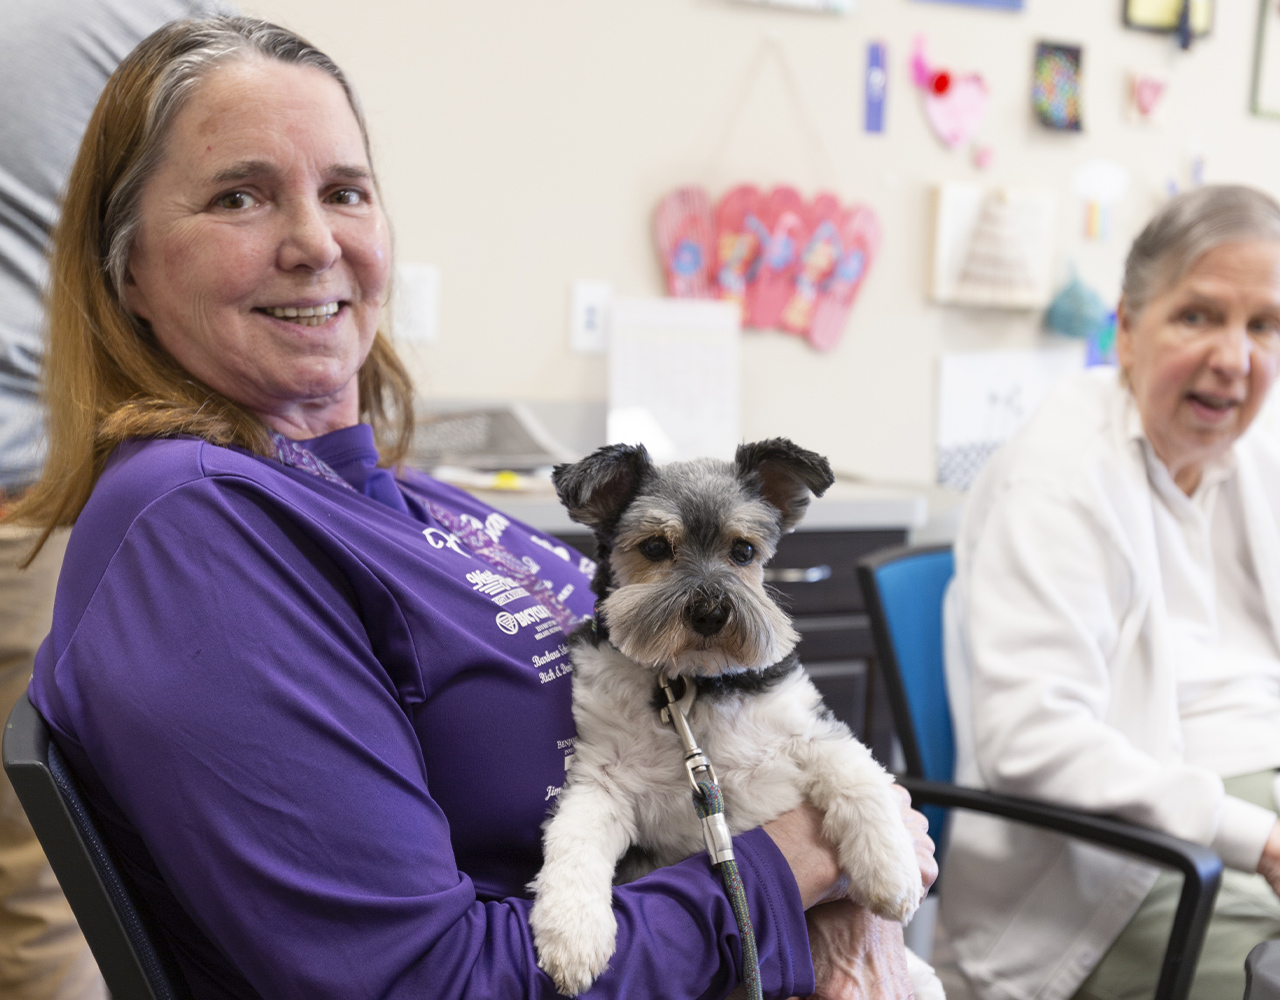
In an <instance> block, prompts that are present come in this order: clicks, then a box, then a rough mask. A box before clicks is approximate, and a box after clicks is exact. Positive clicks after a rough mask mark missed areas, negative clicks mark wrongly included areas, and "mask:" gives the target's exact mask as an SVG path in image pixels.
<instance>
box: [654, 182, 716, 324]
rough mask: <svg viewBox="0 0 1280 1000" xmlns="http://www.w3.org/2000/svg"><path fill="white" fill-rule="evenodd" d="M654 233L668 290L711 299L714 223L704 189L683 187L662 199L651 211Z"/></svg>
mask: <svg viewBox="0 0 1280 1000" xmlns="http://www.w3.org/2000/svg"><path fill="white" fill-rule="evenodd" d="M654 234H655V236H656V237H657V241H658V254H659V256H660V257H661V258H662V270H663V272H664V273H665V274H666V277H667V293H668V294H670V295H673V296H675V297H676V298H681V299H706V298H712V297H713V294H714V292H713V287H712V280H711V260H712V244H713V242H714V240H715V222H714V221H713V219H712V217H711V200H710V199H709V198H708V197H707V192H706V191H704V190H703V189H702V188H700V187H683V188H677V189H676V190H675V191H672V192H671V193H670V194H669V195H667V196H666V197H665V198H663V199H662V201H660V202H659V203H658V210H657V212H656V213H655V214H654Z"/></svg>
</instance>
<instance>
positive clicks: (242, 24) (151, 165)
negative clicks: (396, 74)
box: [101, 16, 373, 301]
mask: <svg viewBox="0 0 1280 1000" xmlns="http://www.w3.org/2000/svg"><path fill="white" fill-rule="evenodd" d="M160 34H164V35H165V36H167V41H168V43H169V45H170V46H171V51H172V52H173V53H174V55H173V56H172V57H171V59H170V60H169V63H168V65H167V66H165V67H164V70H163V72H162V73H161V74H160V76H159V78H158V80H157V81H156V84H155V88H154V90H153V91H152V93H151V98H150V101H149V103H148V105H147V113H146V119H145V121H144V123H143V125H142V132H143V134H142V137H141V140H140V142H139V143H138V147H137V149H138V153H137V156H136V157H135V158H134V160H133V162H132V163H131V164H129V165H128V166H127V167H126V169H125V170H124V172H123V173H122V174H121V176H120V180H119V181H118V183H117V184H116V185H115V186H114V187H113V188H112V189H111V191H110V192H109V193H108V195H107V200H106V205H105V207H104V212H103V220H102V231H101V244H102V246H101V253H102V259H103V263H104V265H105V268H106V272H107V275H108V277H109V279H110V281H111V285H112V287H113V288H114V289H115V293H116V296H117V298H119V299H120V301H124V285H125V279H126V277H127V275H128V271H129V254H130V252H131V251H132V249H133V241H134V237H135V236H136V235H137V232H138V225H139V222H140V209H139V206H140V203H141V200H142V189H143V187H144V186H145V185H146V182H147V181H148V179H150V177H151V175H152V174H153V173H155V171H156V168H157V167H158V166H159V164H160V157H161V155H162V153H163V152H164V144H165V140H166V139H167V138H168V135H169V129H170V127H171V126H172V125H173V120H174V118H175V117H176V116H177V114H178V112H179V111H180V110H181V109H182V107H183V106H184V105H185V104H186V102H187V100H188V99H189V98H190V97H191V94H192V93H193V92H194V91H195V89H196V87H197V86H198V85H199V84H200V81H201V80H203V79H204V77H205V76H206V75H207V74H208V72H209V71H210V70H211V69H213V68H214V67H215V66H217V65H219V64H221V63H224V62H226V61H228V60H230V59H242V58H254V57H258V58H266V59H274V60H276V61H277V62H282V63H287V64H290V65H294V66H310V67H312V68H314V69H318V70H320V71H321V72H323V73H327V74H328V75H329V76H331V77H333V78H334V79H335V80H337V81H338V83H339V84H340V85H341V87H342V90H343V92H344V93H345V94H346V95H347V101H348V103H349V104H350V105H351V110H352V112H353V113H354V114H355V117H356V123H357V124H358V125H359V126H360V136H361V139H362V140H363V141H364V151H365V156H366V157H367V158H368V160H369V163H370V164H372V163H373V157H372V155H370V149H369V133H368V129H367V128H366V127H365V120H364V113H363V111H362V110H361V108H360V100H359V98H357V97H356V93H355V91H354V90H353V89H352V88H351V85H350V84H349V83H348V82H347V78H346V76H344V75H343V72H342V70H340V69H339V68H338V66H337V64H336V63H335V62H334V61H333V60H332V59H330V58H329V57H328V56H327V55H325V54H324V53H323V52H321V51H320V50H319V49H317V48H316V47H315V46H314V45H312V44H311V43H310V42H308V41H306V40H305V39H303V38H301V37H299V36H298V35H295V34H294V33H293V32H292V31H289V30H288V29H287V28H282V27H280V26H279V25H276V24H271V23H270V22H268V21H261V20H258V19H257V18H251V17H230V16H218V17H208V18H199V19H193V20H188V21H176V22H174V23H172V24H169V25H166V26H165V27H164V28H161V29H160V31H158V32H157V33H156V35H160ZM154 37H155V36H153V38H154ZM144 44H146V43H144Z"/></svg>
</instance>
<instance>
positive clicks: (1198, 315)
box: [1178, 309, 1205, 326]
mask: <svg viewBox="0 0 1280 1000" xmlns="http://www.w3.org/2000/svg"><path fill="white" fill-rule="evenodd" d="M1178 319H1179V321H1180V322H1182V323H1185V324H1186V325H1187V326H1202V325H1203V324H1204V321H1205V314H1204V313H1203V312H1201V311H1200V310H1199V309H1186V310H1184V311H1183V313H1182V315H1181V316H1179V317H1178Z"/></svg>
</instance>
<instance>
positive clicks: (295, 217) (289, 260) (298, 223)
mask: <svg viewBox="0 0 1280 1000" xmlns="http://www.w3.org/2000/svg"><path fill="white" fill-rule="evenodd" d="M285 220H286V221H285V231H284V235H283V239H282V240H281V243H280V251H279V263H280V267H281V269H282V270H285V271H293V270H296V269H297V268H304V269H306V270H309V271H324V270H326V269H328V268H330V267H332V266H333V265H334V263H336V262H337V260H338V258H339V257H341V256H342V248H341V247H340V246H339V245H338V241H337V240H336V239H335V238H334V234H333V228H332V226H330V224H329V219H328V218H327V217H326V215H325V212H324V209H323V207H322V206H321V205H318V204H316V203H314V202H311V201H309V200H303V201H299V202H295V203H294V204H293V205H291V206H290V207H289V208H288V210H287V211H286V213H285Z"/></svg>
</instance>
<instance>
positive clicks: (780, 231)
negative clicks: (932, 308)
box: [654, 184, 880, 351]
mask: <svg viewBox="0 0 1280 1000" xmlns="http://www.w3.org/2000/svg"><path fill="white" fill-rule="evenodd" d="M654 235H655V239H656V241H657V246H658V253H659V256H660V257H661V260H662V268H663V273H664V275H665V277H666V284H667V291H668V293H669V294H671V295H673V296H676V297H678V298H720V299H727V300H730V301H733V302H737V303H738V305H739V307H740V308H741V309H742V316H743V324H744V325H745V326H748V327H752V328H754V329H761V330H764V329H777V330H783V331H785V332H787V333H792V334H795V335H796V336H799V337H804V338H806V339H807V340H808V341H809V343H810V344H811V345H813V346H814V347H815V348H817V349H818V350H824V351H825V350H830V349H831V348H833V347H835V345H836V344H837V343H839V341H840V337H841V335H842V334H843V333H844V327H845V324H846V322H847V320H848V318H849V311H850V309H851V308H852V306H853V302H854V300H855V298H856V297H857V294H858V291H859V290H860V289H861V287H862V285H863V282H864V281H865V280H866V276H867V271H868V270H869V269H870V267H871V262H872V261H873V260H874V258H875V255H876V252H877V251H878V249H879V247H880V222H879V219H878V218H877V217H876V214H875V212H873V211H872V210H871V209H870V208H868V207H867V206H865V205H857V206H854V207H853V208H844V207H843V206H842V205H841V204H840V200H839V199H838V198H837V197H836V196H835V195H833V194H830V193H823V194H819V195H818V196H816V197H815V198H814V199H813V200H812V201H810V202H805V200H804V199H803V198H802V197H801V196H800V194H799V193H798V192H797V191H796V190H795V189H794V188H791V187H787V186H779V187H776V188H774V189H773V190H772V191H770V192H769V193H768V195H765V194H763V193H762V192H761V191H760V190H759V189H758V188H756V187H754V186H752V185H750V184H740V185H738V186H737V187H734V188H731V189H730V190H729V191H727V192H725V194H724V195H723V196H722V197H721V199H720V201H719V203H718V204H717V205H716V206H715V208H714V209H712V208H711V207H710V199H709V198H707V195H706V193H705V192H704V191H703V190H702V189H701V188H697V187H685V188H679V189H677V190H675V191H673V192H671V193H670V194H669V195H667V196H666V197H665V198H663V199H662V201H661V202H660V203H659V205H658V209H657V212H656V214H655V217H654Z"/></svg>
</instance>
